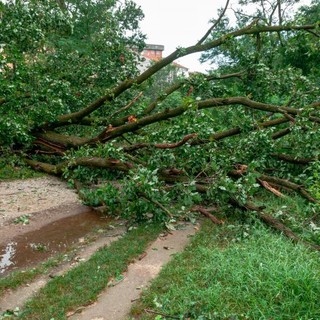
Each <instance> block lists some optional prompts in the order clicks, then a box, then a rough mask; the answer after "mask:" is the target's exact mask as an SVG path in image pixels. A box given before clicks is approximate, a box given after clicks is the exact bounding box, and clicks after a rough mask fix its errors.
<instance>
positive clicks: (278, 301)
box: [132, 222, 320, 320]
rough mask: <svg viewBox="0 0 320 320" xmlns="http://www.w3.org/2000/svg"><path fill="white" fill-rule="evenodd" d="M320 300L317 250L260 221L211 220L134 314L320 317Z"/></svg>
mask: <svg viewBox="0 0 320 320" xmlns="http://www.w3.org/2000/svg"><path fill="white" fill-rule="evenodd" d="M319 300H320V256H319V253H316V252H311V251H309V250H308V249H306V248H305V247H303V246H300V245H294V244H293V243H292V242H290V241H289V240H288V239H286V238H284V237H283V236H282V235H279V234H275V233H273V232H271V231H270V230H269V229H267V228H265V227H264V226H263V225H261V224H260V223H259V222H256V223H255V225H254V226H250V225H241V224H237V225H229V226H223V227H221V228H217V227H216V226H213V225H212V224H211V223H210V222H208V223H205V225H204V226H203V228H202V230H201V231H200V232H199V233H198V234H197V235H196V237H195V238H194V239H193V241H192V244H191V245H190V246H189V247H188V248H187V249H186V250H185V251H184V252H183V253H182V254H180V255H178V256H176V257H175V258H174V260H173V261H172V262H171V263H170V264H169V265H167V266H166V267H165V268H164V269H163V270H162V272H161V274H160V276H159V277H158V278H157V279H156V280H155V281H154V282H153V283H152V286H151V288H150V289H149V290H147V291H146V292H145V293H144V295H143V297H142V300H141V302H139V303H138V304H137V305H136V306H134V308H133V309H132V316H133V317H136V316H139V319H154V318H155V317H156V316H155V314H157V313H158V316H157V319H170V317H176V318H177V319H188V318H190V319H199V320H200V319H288V320H289V319H320V309H319ZM145 310H153V311H155V312H156V313H153V314H151V313H149V314H148V313H147V312H145ZM165 315H167V317H166V316H165Z"/></svg>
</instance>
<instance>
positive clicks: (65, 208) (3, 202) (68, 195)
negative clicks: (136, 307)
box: [0, 177, 195, 320]
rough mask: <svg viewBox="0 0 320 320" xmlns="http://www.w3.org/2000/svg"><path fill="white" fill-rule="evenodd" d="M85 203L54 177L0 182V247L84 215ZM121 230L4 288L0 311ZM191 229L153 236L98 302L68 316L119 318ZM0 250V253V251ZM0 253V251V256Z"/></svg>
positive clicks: (185, 240)
mask: <svg viewBox="0 0 320 320" xmlns="http://www.w3.org/2000/svg"><path fill="white" fill-rule="evenodd" d="M87 211H88V207H86V206H83V205H81V203H80V201H79V199H78V197H77V195H76V193H75V192H74V191H73V190H72V189H70V188H68V186H67V184H66V183H64V182H62V181H60V180H59V179H57V178H54V177H43V178H37V179H28V180H17V181H10V182H0V246H1V244H4V243H7V242H8V241H10V239H13V238H14V237H16V236H21V235H23V236H24V235H25V234H30V233H31V234H32V233H35V234H37V233H39V232H41V230H43V229H45V230H46V227H47V226H48V225H53V226H54V225H55V223H58V224H59V223H60V222H62V221H64V220H63V219H69V218H72V219H73V217H76V215H79V214H81V215H82V212H83V214H85V213H86V212H87ZM27 214H28V215H30V216H28V220H29V224H26V225H23V224H15V223H14V220H15V219H17V218H19V217H22V216H24V215H27ZM124 232H125V229H124V227H121V226H120V227H118V228H116V229H114V230H112V231H110V232H109V233H105V234H103V235H101V236H98V237H97V238H96V240H95V241H94V242H92V243H90V244H89V245H83V246H79V247H78V248H77V249H75V250H78V251H76V252H77V254H76V256H75V257H74V258H73V260H72V261H70V262H67V263H64V264H62V265H60V266H59V267H57V268H56V269H55V270H52V272H51V273H50V274H49V275H45V276H41V277H38V278H37V279H36V280H35V281H33V282H31V283H28V284H27V285H24V286H22V287H20V288H18V289H17V290H10V291H7V292H6V294H5V295H3V296H2V297H0V313H1V312H3V311H5V310H12V309H14V308H16V307H20V308H21V307H22V306H23V304H24V303H25V302H26V301H27V299H29V298H30V297H31V296H32V295H34V294H35V293H36V292H37V291H38V290H39V289H40V288H42V287H43V286H45V285H46V283H47V282H48V281H49V280H50V278H51V277H54V276H57V275H61V274H64V273H65V272H67V271H68V270H70V269H71V268H72V267H73V266H75V265H76V264H77V263H78V262H79V261H85V260H87V259H89V257H90V256H91V255H92V254H93V253H94V252H95V251H96V250H97V249H98V248H100V247H102V246H105V245H109V244H110V243H111V242H112V241H114V240H116V239H118V237H119V236H121V234H123V233H124ZM194 233H195V228H194V226H192V225H183V226H182V228H181V229H178V230H176V231H173V232H172V233H171V234H168V235H166V236H162V237H159V238H158V239H157V240H156V241H155V242H154V243H153V244H152V245H151V246H150V247H149V249H148V250H147V251H146V253H145V254H144V255H143V256H142V257H141V259H140V260H139V261H136V262H135V263H133V264H131V265H130V266H129V267H128V271H127V272H126V274H125V275H124V278H123V280H122V281H121V282H120V283H115V284H113V285H114V286H110V287H108V288H106V289H105V291H104V292H103V293H102V294H101V295H100V297H99V299H98V301H97V302H96V303H95V304H94V305H91V306H89V307H87V308H84V309H81V308H80V309H79V310H78V312H77V313H75V314H73V315H70V319H71V320H107V319H108V320H115V319H119V320H120V319H125V318H126V315H127V314H128V313H129V311H130V308H131V304H132V301H134V300H136V299H138V298H139V295H140V293H141V290H142V289H143V288H145V287H147V286H148V284H149V282H150V280H151V279H153V278H154V277H156V275H157V274H158V273H159V271H160V269H161V267H162V266H163V265H164V264H166V263H167V262H168V261H169V260H170V259H171V257H172V255H173V254H175V253H177V252H180V251H182V250H183V248H184V247H185V246H186V245H187V243H188V242H189V237H190V236H192V235H193V234H194ZM0 254H1V252H0ZM0 258H1V255H0Z"/></svg>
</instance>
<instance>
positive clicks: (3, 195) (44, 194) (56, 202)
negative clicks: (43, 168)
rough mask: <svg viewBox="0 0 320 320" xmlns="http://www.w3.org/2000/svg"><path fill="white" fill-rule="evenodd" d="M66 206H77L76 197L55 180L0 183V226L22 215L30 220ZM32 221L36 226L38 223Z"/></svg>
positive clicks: (49, 177) (48, 177)
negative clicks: (45, 212)
mask: <svg viewBox="0 0 320 320" xmlns="http://www.w3.org/2000/svg"><path fill="white" fill-rule="evenodd" d="M69 205H72V206H75V205H79V206H80V201H79V199H78V197H77V194H76V192H75V191H74V190H73V189H71V188H68V186H67V184H66V183H65V182H63V181H61V180H59V179H58V178H56V177H51V176H46V177H41V178H36V179H26V180H14V181H1V182H0V227H2V226H4V225H7V224H8V223H10V222H12V221H13V220H14V219H16V218H18V217H21V216H23V215H27V214H29V215H31V219H32V217H34V216H36V215H37V214H38V213H41V215H43V212H44V211H46V210H49V209H55V208H57V207H68V206H69ZM55 211H56V212H58V211H59V210H55ZM53 214H54V213H53V211H52V212H51V213H50V216H52V215H53ZM32 220H35V221H34V223H33V225H35V224H36V223H37V220H36V219H32Z"/></svg>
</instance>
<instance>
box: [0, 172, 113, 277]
mask: <svg viewBox="0 0 320 320" xmlns="http://www.w3.org/2000/svg"><path fill="white" fill-rule="evenodd" d="M107 222H108V221H107V220H106V219H105V217H102V216H100V215H99V214H98V213H96V212H95V211H93V210H92V209H91V208H89V207H86V206H84V205H82V204H81V203H80V201H79V199H78V197H77V194H76V193H75V192H74V190H72V189H70V188H68V186H67V184H66V183H65V182H63V181H60V180H59V179H57V178H55V177H50V176H48V177H43V178H36V179H27V180H15V181H8V182H6V181H2V182H0V277H2V276H5V275H7V274H8V273H9V272H11V271H13V270H19V269H21V268H25V267H31V266H33V265H35V264H36V263H38V262H40V261H43V260H45V259H47V258H48V257H50V256H52V255H54V254H56V253H58V252H63V250H66V249H67V248H68V247H70V246H72V245H73V244H75V243H76V242H78V241H79V239H80V238H81V237H83V236H84V235H86V234H87V233H89V232H91V231H92V230H93V229H94V228H100V227H103V226H104V225H105V224H106V223H107Z"/></svg>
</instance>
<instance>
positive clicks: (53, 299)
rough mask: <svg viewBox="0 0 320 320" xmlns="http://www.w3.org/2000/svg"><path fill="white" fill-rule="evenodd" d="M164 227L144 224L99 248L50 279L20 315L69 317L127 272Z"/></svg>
mask: <svg viewBox="0 0 320 320" xmlns="http://www.w3.org/2000/svg"><path fill="white" fill-rule="evenodd" d="M161 230H162V228H161V226H159V225H147V226H146V225H141V226H139V227H138V228H136V229H134V230H132V231H130V232H129V233H127V234H126V235H125V236H124V237H122V238H121V239H120V240H118V241H115V242H113V243H112V244H111V245H110V246H108V247H104V248H102V249H100V250H98V251H97V252H96V253H95V254H94V255H93V256H92V257H91V258H90V259H89V260H88V261H87V262H84V263H82V264H80V265H79V266H77V267H75V268H73V269H72V270H70V271H69V272H68V273H66V274H65V275H63V276H60V277H57V278H54V279H53V280H52V281H50V282H49V283H48V284H47V286H46V287H44V288H43V289H41V290H40V292H39V293H38V294H37V295H36V296H35V297H34V298H33V299H32V300H30V301H29V302H28V303H27V304H26V306H25V308H24V310H23V311H22V312H21V314H20V315H19V317H18V318H19V319H33V320H36V319H39V320H40V319H41V320H43V319H54V320H59V319H67V316H66V314H67V312H68V311H70V310H73V309H76V308H77V307H79V306H82V305H87V304H90V303H92V302H93V301H95V300H96V298H97V295H98V294H99V293H100V292H101V291H102V290H103V289H104V288H105V287H106V286H107V284H108V282H109V280H110V278H115V277H118V276H119V275H120V274H121V273H122V272H124V271H125V270H126V268H127V266H128V264H129V263H130V262H131V261H132V260H133V259H135V258H136V257H138V256H139V255H140V254H141V253H143V251H144V250H145V249H146V247H147V245H148V244H149V243H150V241H152V240H154V239H156V237H157V236H158V234H159V233H160V231H161Z"/></svg>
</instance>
